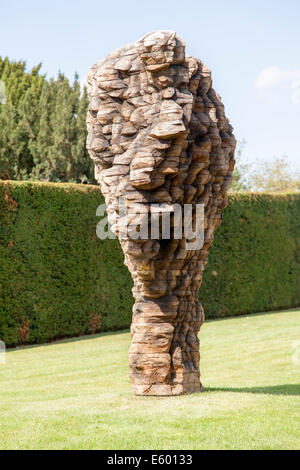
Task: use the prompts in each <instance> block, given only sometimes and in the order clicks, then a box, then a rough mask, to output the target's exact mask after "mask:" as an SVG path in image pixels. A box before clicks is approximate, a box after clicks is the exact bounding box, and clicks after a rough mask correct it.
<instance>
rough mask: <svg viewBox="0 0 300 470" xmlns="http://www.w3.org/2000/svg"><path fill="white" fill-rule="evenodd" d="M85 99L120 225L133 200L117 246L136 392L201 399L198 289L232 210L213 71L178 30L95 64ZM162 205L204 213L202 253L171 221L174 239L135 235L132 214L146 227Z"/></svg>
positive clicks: (108, 197)
mask: <svg viewBox="0 0 300 470" xmlns="http://www.w3.org/2000/svg"><path fill="white" fill-rule="evenodd" d="M88 92H89V97H90V106H89V111H88V118H87V126H88V141H87V146H88V150H89V153H90V156H91V158H92V159H93V160H94V162H95V175H96V179H97V180H98V181H99V183H100V187H101V191H102V193H103V195H104V197H105V201H106V204H107V207H108V209H107V211H108V216H109V220H110V221H111V222H112V224H113V225H114V227H116V225H115V222H116V220H117V221H118V218H120V214H118V212H117V207H118V205H117V200H118V198H119V197H120V196H126V198H127V210H128V214H129V234H128V237H127V238H126V239H120V243H121V245H122V248H123V251H124V254H125V264H126V265H127V266H128V269H129V270H130V272H131V275H132V278H133V281H134V288H133V295H134V297H135V305H134V309H133V317H132V325H131V333H132V345H131V348H130V352H129V361H130V370H131V372H130V375H131V381H132V388H133V392H134V393H135V394H141V395H147V394H151V395H172V394H173V395H177V394H181V393H192V392H199V391H201V388H202V387H201V383H200V372H199V340H198V336H197V335H198V332H199V329H200V327H201V325H202V323H203V321H204V312H203V308H202V306H201V305H200V303H199V301H198V290H199V287H200V284H201V280H202V273H203V269H204V267H205V264H206V262H207V257H208V253H209V248H210V246H211V244H212V242H213V238H214V232H215V230H216V228H217V227H218V226H219V225H220V223H221V217H222V210H223V209H224V208H225V207H226V205H227V190H228V188H229V186H230V184H231V180H232V171H233V168H234V149H235V138H234V136H233V133H232V126H231V125H230V124H229V120H228V119H227V118H226V116H225V114H224V106H223V104H222V102H221V99H220V97H219V95H218V94H217V93H216V92H215V91H214V89H213V88H212V80H211V73H210V71H209V70H208V69H207V67H206V66H205V65H204V64H203V63H202V62H201V61H200V60H198V59H195V58H193V57H191V56H189V55H186V53H185V44H184V41H183V40H182V39H181V38H180V37H179V36H178V35H177V34H176V33H175V32H172V31H157V32H154V33H150V34H147V35H146V36H144V37H143V38H142V39H141V40H139V41H137V42H136V43H135V44H130V45H127V46H124V47H122V48H120V49H118V50H116V51H114V52H113V53H112V54H110V55H109V56H107V57H106V58H105V59H103V60H101V61H100V62H98V63H97V64H96V65H94V66H93V67H92V68H91V71H90V73H89V77H88ZM162 202H166V203H168V204H174V203H177V204H180V205H181V206H183V205H184V204H193V205H196V204H203V205H204V229H205V232H204V244H203V247H202V248H201V249H199V250H187V249H186V240H185V238H184V236H183V238H182V239H174V236H172V233H173V232H172V230H174V217H171V239H170V240H164V239H162V237H161V231H160V232H159V233H158V234H157V236H156V237H152V238H151V239H138V240H136V239H133V238H132V237H131V236H130V234H131V232H130V213H131V212H132V213H133V214H134V213H135V212H136V210H137V209H139V215H138V218H139V219H138V220H139V221H140V222H142V221H143V220H145V217H146V216H147V215H148V213H149V211H150V207H151V204H153V203H162ZM136 222H137V219H136V216H133V220H132V224H133V225H134V223H136ZM172 224H173V225H172ZM116 231H117V234H118V235H120V234H119V233H118V229H117V228H116Z"/></svg>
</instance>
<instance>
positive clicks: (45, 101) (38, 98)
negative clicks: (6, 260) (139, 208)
mask: <svg viewBox="0 0 300 470" xmlns="http://www.w3.org/2000/svg"><path fill="white" fill-rule="evenodd" d="M40 67H41V65H38V66H37V67H34V68H33V69H31V71H29V72H27V71H26V63H25V62H23V61H19V62H12V61H9V59H8V58H5V59H1V58H0V80H2V81H3V82H4V83H5V88H6V104H2V105H0V178H2V179H7V178H9V179H18V180H22V179H34V180H40V181H58V182H59V181H69V182H88V183H91V182H94V178H93V168H92V163H91V161H90V159H89V157H88V154H87V151H86V148H85V140H86V125H85V118H86V112H87V105H88V98H87V92H86V88H85V87H84V89H83V90H81V89H80V84H79V82H78V76H75V79H74V81H73V84H70V82H69V80H68V79H67V78H66V77H65V76H64V75H63V74H62V73H59V75H58V77H57V79H53V78H51V79H50V80H47V79H46V77H45V76H44V75H40V73H39V72H40Z"/></svg>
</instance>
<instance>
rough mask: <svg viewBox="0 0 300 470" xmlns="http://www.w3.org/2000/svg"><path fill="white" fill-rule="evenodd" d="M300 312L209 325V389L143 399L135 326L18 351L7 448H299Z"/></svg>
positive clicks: (0, 444) (7, 389) (4, 410)
mask: <svg viewBox="0 0 300 470" xmlns="http://www.w3.org/2000/svg"><path fill="white" fill-rule="evenodd" d="M297 341H298V342H299V341H300V310H299V309H298V310H291V311H287V312H278V313H267V314H262V315H251V316H248V317H239V318H230V319H226V320H217V321H210V322H206V323H205V324H204V326H203V327H202V329H201V333H200V342H201V374H202V382H203V384H204V386H205V388H206V392H205V393H202V394H194V395H186V396H180V397H166V398H164V397H136V396H133V395H132V394H131V391H130V383H129V377H128V373H129V370H128V357H127V352H128V347H129V344H130V335H129V333H128V332H118V333H111V334H102V335H97V336H93V337H84V338H76V339H75V340H69V341H61V342H57V343H52V344H47V345H42V346H35V347H26V348H22V349H14V350H11V351H8V352H7V355H6V356H7V363H6V365H0V448H1V449H297V448H300V351H298V353H297V347H298V348H300V346H299V344H298V346H297Z"/></svg>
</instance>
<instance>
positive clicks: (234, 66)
mask: <svg viewBox="0 0 300 470" xmlns="http://www.w3.org/2000/svg"><path fill="white" fill-rule="evenodd" d="M0 7H1V20H2V21H1V29H0V45H1V49H0V55H1V56H9V57H10V58H11V59H21V58H23V59H25V60H26V61H27V64H28V66H29V67H31V66H33V65H36V64H37V63H39V62H42V63H43V68H42V70H43V72H44V73H47V76H48V77H50V76H53V75H56V74H57V72H58V71H59V70H61V71H63V72H64V73H66V75H68V77H70V78H72V77H73V75H74V72H75V71H77V72H78V73H79V76H80V78H81V79H83V78H84V77H85V76H86V74H87V72H88V69H89V67H90V66H91V65H93V64H94V63H95V62H97V61H98V60H99V59H100V58H102V57H103V56H105V55H106V54H108V53H109V52H111V51H112V50H114V49H116V48H118V47H120V46H122V45H123V44H126V43H128V42H134V41H136V40H137V39H139V38H140V37H141V36H143V35H144V34H145V33H147V32H150V31H153V30H157V29H171V30H175V31H177V33H178V34H179V35H180V36H182V37H183V38H184V39H185V41H186V44H187V51H188V53H190V54H192V55H194V56H196V57H198V58H199V59H201V60H202V61H203V62H204V63H205V64H206V65H207V66H208V67H209V68H210V69H211V70H212V76H213V83H214V88H215V89H216V91H217V92H218V93H219V94H220V95H221V96H222V99H223V102H224V104H225V106H226V112H227V115H228V117H229V118H230V120H231V122H232V124H233V126H234V128H235V134H236V137H237V138H238V139H239V140H242V139H245V140H246V141H247V144H246V146H245V150H244V154H243V158H244V161H249V162H255V161H258V162H260V161H261V160H262V159H272V158H273V157H280V156H282V155H284V154H286V155H287V156H288V159H289V161H290V162H291V165H292V167H293V168H295V169H297V170H300V53H299V47H300V26H299V25H300V0H285V1H283V0H280V1H279V0H226V1H225V0H222V1H221V0H205V1H203V0H193V1H191V0H185V1H183V0H173V1H171V0H149V1H147V2H146V1H143V0H139V1H138V0H123V1H121V0H113V1H111V2H109V1H107V0H106V1H102V0H98V1H95V0H88V1H78V0H72V1H70V0H60V1H57V0H52V1H49V0H44V1H37V0H23V1H21V0H11V1H10V2H7V1H6V2H4V1H3V0H2V1H1V3H0Z"/></svg>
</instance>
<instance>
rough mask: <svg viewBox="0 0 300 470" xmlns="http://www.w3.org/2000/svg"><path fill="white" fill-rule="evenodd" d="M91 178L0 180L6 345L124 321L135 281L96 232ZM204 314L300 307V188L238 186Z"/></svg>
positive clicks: (213, 257)
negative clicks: (259, 190) (247, 189)
mask: <svg viewBox="0 0 300 470" xmlns="http://www.w3.org/2000/svg"><path fill="white" fill-rule="evenodd" d="M102 202H103V197H102V195H101V193H100V190H99V189H98V187H96V186H90V185H72V184H53V183H32V182H6V181H2V182H0V339H1V340H3V341H5V343H6V344H7V345H8V346H13V345H17V344H20V343H41V342H45V341H49V340H51V339H54V338H61V337H67V336H75V335H80V334H85V333H89V332H90V333H92V332H95V331H106V330H117V329H121V328H128V327H129V325H130V322H131V310H132V305H133V298H132V294H131V288H132V280H131V277H130V274H129V272H128V270H127V268H126V267H125V266H124V264H123V254H122V251H121V248H120V245H119V242H118V241H117V240H104V241H101V240H99V239H98V238H97V236H96V225H97V223H98V221H99V218H98V217H96V208H97V206H98V205H99V204H100V203H102ZM199 297H200V300H201V302H202V304H203V306H204V308H205V313H206V317H207V318H212V317H224V316H229V315H238V314H243V313H253V312H258V311H266V310H274V309H280V308H289V307H296V306H299V305H300V194H299V193H298V194H284V195H270V194H259V195H258V194H238V195H231V196H230V204H229V207H228V208H227V209H226V211H225V213H224V220H223V224H222V225H221V227H220V228H219V229H218V231H217V233H216V237H215V241H214V244H213V247H212V249H211V252H210V255H209V262H208V264H207V266H206V270H205V274H204V279H203V284H202V286H201V289H200V294H199Z"/></svg>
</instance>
